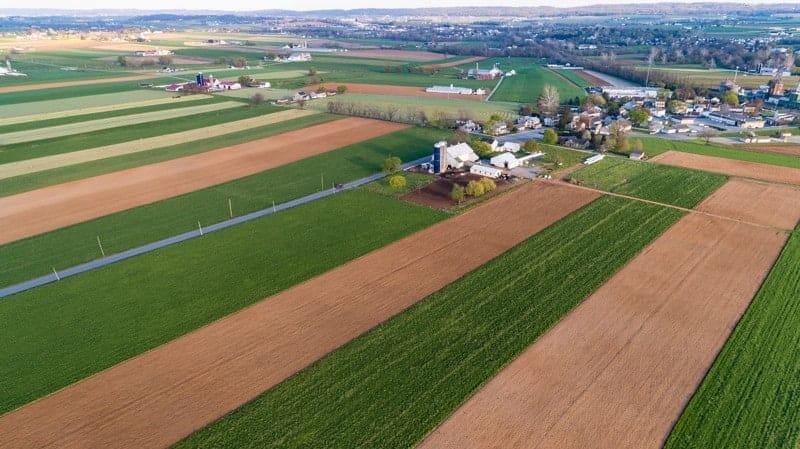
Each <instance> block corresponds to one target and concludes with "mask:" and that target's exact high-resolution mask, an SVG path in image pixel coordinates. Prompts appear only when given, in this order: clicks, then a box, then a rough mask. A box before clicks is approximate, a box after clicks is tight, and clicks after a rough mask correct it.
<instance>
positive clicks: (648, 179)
mask: <svg viewBox="0 0 800 449" xmlns="http://www.w3.org/2000/svg"><path fill="white" fill-rule="evenodd" d="M571 178H572V179H574V180H576V181H577V182H578V183H579V184H580V185H584V186H587V187H592V188H595V189H600V190H605V191H606V192H613V193H620V194H623V195H630V196H634V197H637V198H643V199H646V200H651V201H657V202H660V203H666V204H672V205H675V206H680V207H685V208H692V207H694V206H696V205H697V204H699V203H700V202H701V201H703V200H704V199H705V198H706V197H707V196H708V195H710V194H711V193H713V192H714V191H715V190H717V189H718V188H720V187H721V186H722V185H723V184H725V182H726V181H727V180H728V177H727V176H725V175H719V174H716V173H708V172H704V171H699V170H691V169H687V168H680V167H671V166H667V165H658V164H650V163H646V162H635V161H629V160H626V159H620V158H605V159H603V160H602V161H600V162H597V163H595V164H592V165H589V166H586V167H584V168H582V169H580V170H578V171H577V172H575V173H573V174H572V175H571Z"/></svg>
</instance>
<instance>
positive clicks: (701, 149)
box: [642, 137, 800, 168]
mask: <svg viewBox="0 0 800 449" xmlns="http://www.w3.org/2000/svg"><path fill="white" fill-rule="evenodd" d="M642 142H643V143H644V151H645V153H647V155H648V156H650V157H653V156H657V155H659V154H661V153H665V152H667V151H670V150H672V151H681V152H684V153H693V154H699V155H702V156H714V157H722V158H725V159H733V160H737V161H746V162H758V163H760V164H770V165H778V166H781V167H790V168H800V158H799V157H797V156H789V155H786V154H776V153H764V152H758V151H747V150H738V149H736V148H725V147H720V146H716V145H713V144H711V145H706V144H704V143H700V142H694V141H686V140H666V139H658V138H652V137H651V138H643V139H642Z"/></svg>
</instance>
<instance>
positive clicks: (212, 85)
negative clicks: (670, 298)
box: [164, 72, 242, 92]
mask: <svg viewBox="0 0 800 449" xmlns="http://www.w3.org/2000/svg"><path fill="white" fill-rule="evenodd" d="M241 88H242V85H241V84H240V83H239V82H238V81H221V80H219V79H217V78H214V75H209V76H208V77H205V76H203V72H198V73H197V75H196V76H195V80H194V82H187V83H175V84H170V85H169V86H167V87H165V88H164V90H166V91H167V92H220V91H224V90H238V89H241Z"/></svg>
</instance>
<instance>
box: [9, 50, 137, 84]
mask: <svg viewBox="0 0 800 449" xmlns="http://www.w3.org/2000/svg"><path fill="white" fill-rule="evenodd" d="M36 56H37V60H38V61H39V63H37V62H33V61H19V60H14V61H12V63H11V64H12V67H13V68H14V69H15V70H18V71H20V72H22V73H24V74H26V75H28V76H14V77H11V76H8V77H0V87H2V86H19V85H26V84H38V83H58V82H63V81H78V80H89V79H102V78H115V77H120V76H130V75H131V72H124V71H122V70H121V68H120V67H113V65H112V64H109V63H108V62H105V61H103V62H101V61H94V60H91V59H86V58H83V59H75V58H73V57H62V58H52V57H48V58H46V59H44V58H39V57H40V56H43V55H42V54H39V53H38V52H37V54H36ZM63 66H68V67H72V66H79V70H62V69H61V68H60V67H63ZM87 69H88V70H87Z"/></svg>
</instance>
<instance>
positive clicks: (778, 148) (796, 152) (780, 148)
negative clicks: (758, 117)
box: [734, 143, 800, 156]
mask: <svg viewBox="0 0 800 449" xmlns="http://www.w3.org/2000/svg"><path fill="white" fill-rule="evenodd" d="M734 148H744V149H746V150H751V151H758V152H761V153H776V154H788V155H789V156H800V145H796V144H795V145H792V144H785V143H784V144H781V143H776V144H768V145H742V146H738V145H737V146H735V147H734Z"/></svg>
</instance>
